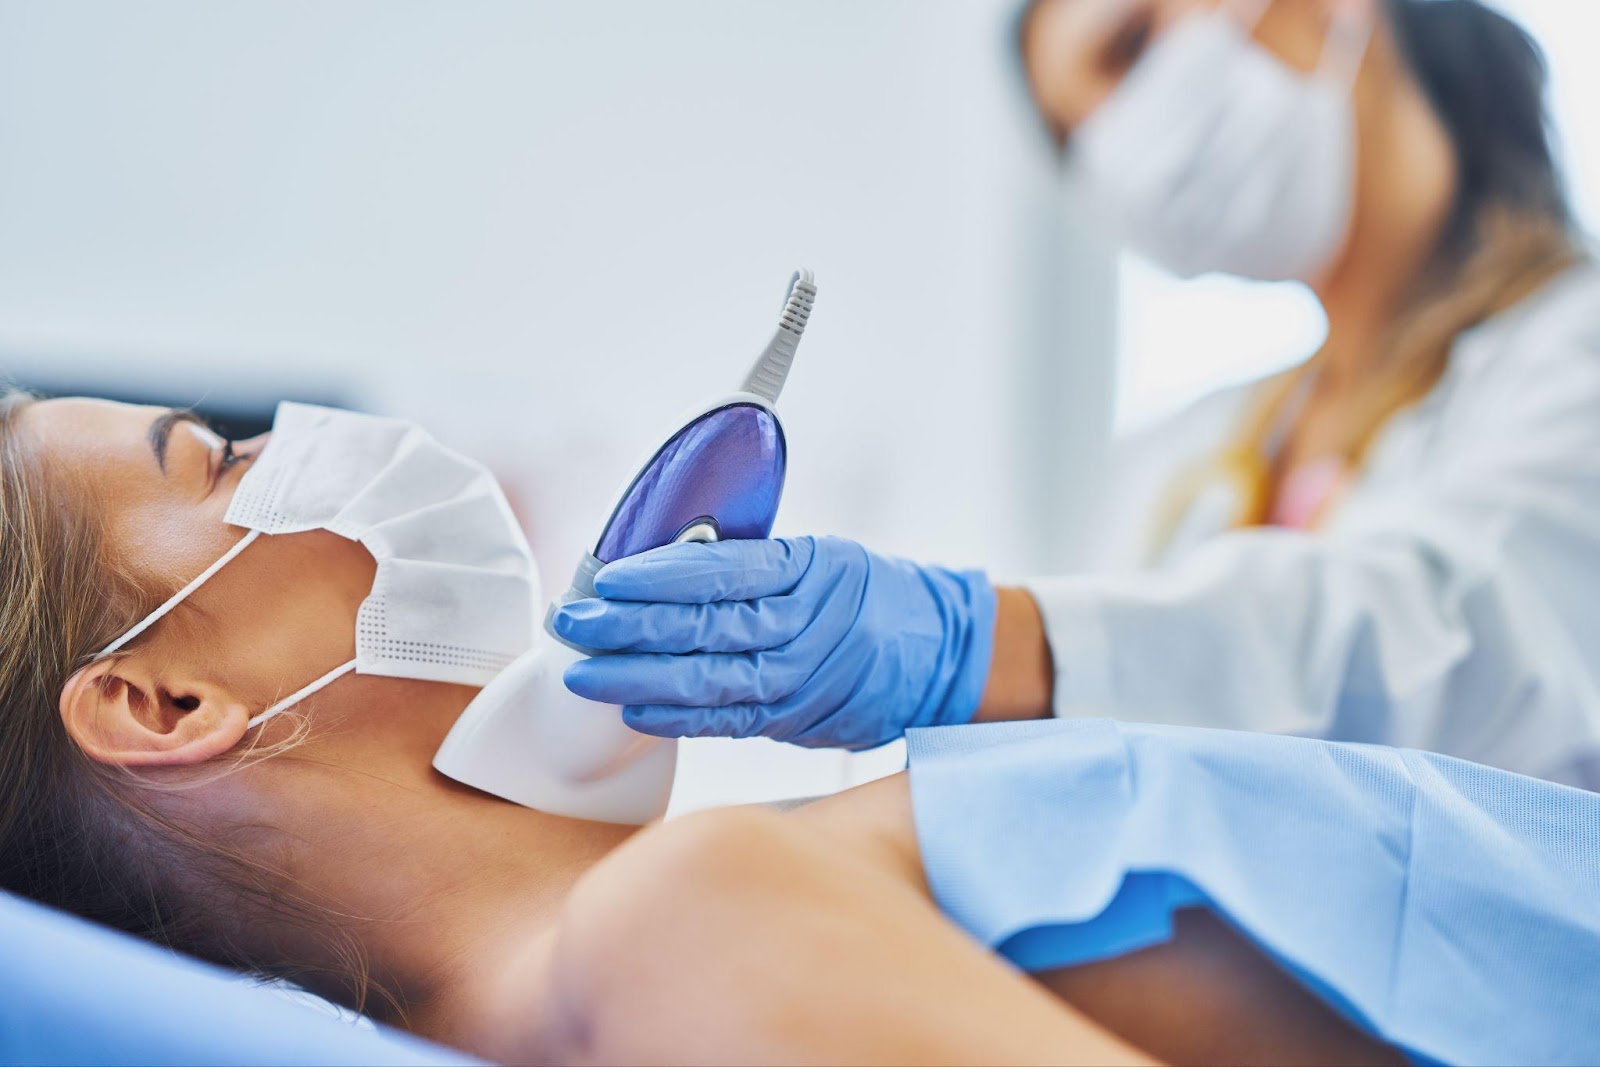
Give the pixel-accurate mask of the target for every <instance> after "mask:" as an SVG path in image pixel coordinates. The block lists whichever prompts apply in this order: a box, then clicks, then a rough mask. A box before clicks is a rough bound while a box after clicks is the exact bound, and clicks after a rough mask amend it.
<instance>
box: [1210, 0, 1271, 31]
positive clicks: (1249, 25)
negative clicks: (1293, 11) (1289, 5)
mask: <svg viewBox="0 0 1600 1067" xmlns="http://www.w3.org/2000/svg"><path fill="white" fill-rule="evenodd" d="M1271 6H1272V0H1222V10H1223V12H1224V13H1225V14H1227V15H1228V16H1230V17H1231V18H1232V19H1233V20H1234V21H1235V22H1237V23H1238V24H1239V26H1240V28H1241V29H1243V30H1244V35H1245V36H1246V37H1252V36H1254V35H1255V32H1256V27H1257V26H1259V25H1260V24H1261V20H1262V19H1263V18H1265V17H1266V14H1267V8H1269V7H1271Z"/></svg>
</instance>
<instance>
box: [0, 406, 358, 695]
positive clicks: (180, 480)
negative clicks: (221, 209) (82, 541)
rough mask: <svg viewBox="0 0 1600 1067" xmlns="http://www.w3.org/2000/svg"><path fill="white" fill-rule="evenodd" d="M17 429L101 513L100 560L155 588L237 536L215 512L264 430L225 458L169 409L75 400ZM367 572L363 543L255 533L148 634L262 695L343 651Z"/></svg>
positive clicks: (212, 439)
mask: <svg viewBox="0 0 1600 1067" xmlns="http://www.w3.org/2000/svg"><path fill="white" fill-rule="evenodd" d="M22 426H23V428H24V430H25V431H26V432H27V433H29V434H30V435H31V436H32V438H33V439H34V440H35V441H37V442H38V447H39V448H40V449H41V450H42V452H43V455H44V459H45V465H46V468H47V469H48V470H49V472H50V474H51V475H52V477H53V478H54V479H55V480H57V481H65V482H66V483H67V484H71V485H75V486H77V487H79V488H80V489H81V490H82V492H83V498H84V499H85V500H86V501H87V502H88V506H90V507H92V508H93V509H94V510H95V511H96V512H97V513H98V516H99V518H100V519H101V520H102V525H103V527H104V531H105V533H104V537H105V542H106V551H107V553H108V556H109V557H110V558H109V559H108V561H107V562H109V563H111V564H112V565H114V566H117V567H118V568H121V569H123V570H125V571H126V572H128V573H130V574H132V575H133V576H134V577H136V578H137V579H139V580H141V581H143V582H147V583H149V584H150V585H151V586H152V587H153V589H154V590H156V591H158V592H160V593H161V595H162V596H163V597H164V596H166V595H168V594H170V593H172V592H175V591H176V590H177V589H179V588H181V587H182V586H183V585H184V584H186V583H187V582H188V581H189V580H190V579H192V578H193V577H194V576H195V575H197V574H199V573H200V572H201V571H203V570H204V569H205V568H206V567H207V566H209V565H210V564H211V563H212V562H214V561H215V560H216V559H217V558H218V557H219V556H221V555H222V554H223V553H224V552H226V551H227V550H228V549H229V548H230V547H232V545H233V544H234V543H235V542H236V541H238V540H239V538H240V537H241V536H242V535H243V532H244V531H242V530H241V529H239V528H238V527H234V526H229V525H228V524H227V523H225V522H224V521H223V515H224V514H225V513H226V512H227V509H228V504H229V502H230V501H231V500H232V498H233V493H234V491H235V490H236V489H237V488H238V485H239V479H240V478H241V477H242V476H243V475H244V472H245V471H247V470H248V469H249V467H250V464H251V463H252V462H253V460H254V458H255V456H256V455H257V454H258V453H259V452H260V450H261V448H262V447H263V446H264V445H265V444H266V441H267V435H263V436H261V437H257V438H252V439H251V440H248V441H239V442H234V443H233V444H232V448H231V457H230V449H229V442H226V441H224V440H223V439H222V438H220V437H218V436H217V435H216V434H215V433H213V432H212V431H211V430H209V429H208V428H206V427H205V426H204V425H203V424H200V423H198V422H195V421H191V420H188V419H184V418H178V417H175V416H174V414H173V413H172V412H170V411H168V410H167V409H164V408H153V407H144V406H138V405H131V404H117V403H111V402H108V401H101V400H85V399H75V398H74V399H61V400H45V401H40V402H38V403H35V404H33V405H30V406H29V407H28V408H27V409H26V411H25V412H24V413H23V416H22ZM373 567H374V564H373V562H372V558H371V556H370V555H369V554H368V553H367V551H366V550H365V549H364V548H362V547H361V546H360V545H358V544H355V543H353V542H350V541H346V540H344V539H343V538H340V537H337V536H335V535H333V534H330V533H326V532H321V531H318V532H313V533H305V534H291V535H284V536H277V537H268V538H262V539H261V540H260V541H258V542H257V543H255V544H253V545H251V546H250V548H249V549H248V550H247V551H245V552H244V553H243V554H241V555H240V556H239V557H238V558H237V559H235V560H234V561H233V562H231V563H229V564H228V566H226V567H224V568H223V569H222V570H221V571H220V572H219V573H218V574H216V575H215V576H214V577H213V578H211V579H210V580H209V581H208V582H207V583H206V584H205V585H204V586H202V587H201V588H200V589H199V590H198V591H196V593H195V594H194V595H193V597H191V598H190V600H189V601H188V602H186V604H187V606H188V607H190V608H192V609H193V611H180V612H179V613H177V614H175V615H174V616H172V617H171V618H170V619H167V620H162V622H161V623H158V624H157V626H156V627H155V629H154V630H153V631H152V634H151V638H150V640H152V641H156V642H161V641H166V642H168V643H170V644H172V645H173V646H174V647H173V648H172V649H171V650H170V651H171V653H172V654H174V655H179V654H182V655H188V654H190V653H192V652H194V651H196V646H197V645H198V646H199V649H198V650H199V651H201V652H203V654H204V656H205V657H206V658H207V659H208V660H209V661H210V662H211V663H215V664H220V665H226V666H227V667H228V672H229V677H228V681H229V684H230V685H232V686H234V687H236V688H238V689H239V690H240V691H241V692H242V693H245V694H255V693H260V694H261V696H260V697H258V698H257V699H267V700H268V701H269V702H270V698H271V697H272V696H273V695H274V694H281V693H284V692H292V691H293V690H294V689H297V688H299V687H300V686H302V685H304V684H305V683H306V682H309V681H310V680H311V679H312V678H315V677H317V676H318V675H320V674H321V673H323V672H324V671H326V670H328V669H330V668H331V667H333V666H335V665H336V664H337V663H339V662H342V661H343V660H345V659H348V658H350V656H351V655H353V649H354V633H355V616H356V612H357V610H358V609H359V607H360V604H361V601H362V600H363V599H364V598H365V597H366V595H367V593H368V592H369V591H370V590H371V586H372V573H373ZM197 621H198V622H200V623H201V625H196V622H197Z"/></svg>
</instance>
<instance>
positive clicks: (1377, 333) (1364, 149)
mask: <svg viewBox="0 0 1600 1067" xmlns="http://www.w3.org/2000/svg"><path fill="white" fill-rule="evenodd" d="M1374 47H1377V48H1388V47H1390V46H1389V45H1388V43H1387V42H1385V43H1383V44H1380V43H1379V42H1377V41H1375V42H1374ZM1386 81H1387V80H1386ZM1398 81H1399V85H1398V86H1396V85H1394V84H1383V85H1377V84H1375V83H1370V82H1367V81H1365V80H1364V83H1363V84H1362V85H1360V86H1359V87H1358V91H1357V98H1356V104H1357V108H1358V111H1359V112H1360V114H1361V122H1360V123H1359V126H1360V129H1361V139H1360V143H1359V145H1358V147H1357V159H1358V163H1357V174H1356V189H1355V202H1356V203H1357V205H1359V207H1358V211H1357V213H1356V217H1355V218H1354V219H1353V220H1352V224H1351V232H1350V236H1349V239H1348V241H1347V242H1346V246H1345V251H1344V253H1343V255H1342V256H1341V257H1340V259H1339V261H1338V262H1337V263H1336V264H1335V265H1334V266H1333V268H1332V269H1331V270H1330V271H1329V272H1328V273H1327V274H1326V276H1324V277H1323V278H1321V279H1319V280H1318V281H1316V282H1315V283H1314V284H1313V286H1312V288H1313V289H1314V290H1315V292H1316V294H1317V297H1318V299H1319V300H1320V301H1321V303H1322V307H1323V310H1324V312H1325V313H1326V314H1327V318H1328V337H1327V341H1326V342H1325V343H1324V346H1323V350H1322V353H1321V356H1320V358H1321V363H1322V375H1321V381H1322V387H1325V388H1328V389H1330V390H1332V391H1334V392H1339V391H1342V390H1343V389H1345V388H1348V387H1349V386H1352V385H1354V384H1357V383H1360V382H1362V381H1363V380H1365V379H1367V378H1368V377H1369V376H1370V374H1371V372H1372V371H1373V370H1374V369H1375V367H1376V365H1377V364H1378V363H1379V362H1380V361H1381V360H1382V359H1383V341H1384V338H1385V336H1386V335H1387V333H1388V331H1389V330H1390V328H1391V326H1392V324H1393V323H1394V321H1395V320H1396V318H1397V317H1398V316H1400V315H1403V314H1404V312H1405V309H1406V304H1407V302H1408V301H1409V300H1410V299H1411V297H1412V294H1413V292H1414V290H1415V287H1416V284H1417V280H1418V278H1419V277H1420V276H1421V275H1422V273H1423V272H1424V270H1426V268H1427V265H1428V260H1429V259H1430V258H1431V256H1432V255H1433V252H1434V249H1435V248H1436V247H1437V245H1438V242H1439V239H1440V236H1441V234H1442V233H1443V230H1444V226H1445V224H1446V223H1447V221H1448V219H1449V214H1450V210H1451V207H1452V204H1453V202H1454V199H1455V188H1456V186H1455V182H1456V172H1455V156H1454V148H1453V146H1452V145H1451V143H1450V139H1449V135H1448V134H1447V133H1446V131H1445V130H1444V128H1443V126H1442V125H1441V124H1440V122H1439V119H1438V117H1437V116H1436V115H1435V114H1434V112H1433V110H1432V108H1431V107H1430V106H1429V104H1428V102H1427V100H1426V99H1425V98H1424V96H1423V95H1422V91H1421V89H1420V88H1419V87H1417V85H1416V84H1415V83H1414V82H1412V81H1410V79H1407V78H1402V79H1398ZM1374 95H1377V96H1381V97H1382V99H1379V100H1372V99H1363V97H1372V96H1374Z"/></svg>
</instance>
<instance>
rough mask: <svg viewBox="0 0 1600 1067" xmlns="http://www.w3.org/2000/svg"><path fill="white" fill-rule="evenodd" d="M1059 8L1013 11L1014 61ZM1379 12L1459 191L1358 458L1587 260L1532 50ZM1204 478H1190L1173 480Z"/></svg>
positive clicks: (1363, 419) (1286, 388)
mask: <svg viewBox="0 0 1600 1067" xmlns="http://www.w3.org/2000/svg"><path fill="white" fill-rule="evenodd" d="M1057 2H1063V3H1070V2H1072V0H1029V2H1028V3H1027V4H1025V5H1024V6H1023V7H1022V9H1021V10H1020V12H1019V16H1018V19H1017V22H1016V25H1015V31H1016V41H1015V43H1016V46H1017V49H1018V54H1019V55H1021V54H1025V50H1024V47H1023V46H1024V45H1025V44H1026V43H1027V40H1028V35H1029V34H1030V33H1032V32H1033V28H1034V23H1035V16H1036V15H1037V13H1038V11H1039V10H1040V9H1041V8H1042V7H1043V6H1044V4H1046V3H1057ZM1384 11H1385V13H1386V16H1387V20H1388V24H1389V26H1390V28H1391V29H1392V31H1393V36H1394V39H1395V42H1396V44H1397V46H1398V49H1399V52H1400V57H1401V60H1402V61H1403V62H1404V63H1405V65H1406V67H1407V69H1408V70H1409V71H1410V73H1411V75H1412V77H1413V78H1414V79H1415V80H1416V83H1417V84H1418V86H1420V88H1421V90H1422V92H1423V94H1424V96H1425V97H1426V98H1427V100H1428V103H1429V105H1430V106H1431V107H1432V109H1433V111H1434V113H1435V114H1436V115H1437V116H1438V118H1439V121H1440V123H1441V124H1442V125H1443V127H1444V129H1445V131H1446V133H1447V134H1448V136H1449V138H1450V141H1451V144H1452V146H1453V148H1454V153H1455V161H1456V170H1457V175H1456V191H1455V202H1454V203H1453V204H1452V205H1451V209H1450V213H1449V217H1448V219H1447V220H1446V222H1445V225H1444V226H1443V228H1442V230H1441V232H1440V235H1439V239H1438V242H1437V244H1436V245H1435V247H1434V250H1433V253H1432V255H1431V257H1430V258H1429V260H1428V261H1427V263H1426V265H1425V266H1424V268H1423V269H1422V270H1421V271H1420V272H1419V273H1418V275H1417V277H1416V278H1415V279H1414V282H1413V285H1412V289H1411V292H1410V294H1409V298H1408V299H1407V301H1406V302H1405V305H1404V307H1403V308H1402V310H1401V312H1400V313H1399V314H1398V315H1396V316H1395V319H1394V321H1393V323H1392V324H1391V327H1390V331H1389V336H1388V338H1387V341H1386V343H1385V349H1386V351H1385V353H1384V359H1383V360H1382V362H1381V367H1382V369H1381V371H1380V372H1379V373H1378V374H1376V375H1374V376H1373V378H1372V380H1371V381H1370V382H1368V383H1367V384H1366V386H1365V389H1364V394H1363V395H1362V396H1361V398H1360V399H1359V401H1358V402H1357V403H1355V404H1354V405H1353V407H1352V411H1353V417H1352V418H1351V419H1350V421H1349V424H1348V426H1347V427H1346V435H1345V443H1344V453H1345V458H1346V459H1347V460H1348V461H1349V462H1351V463H1353V464H1359V463H1360V462H1361V461H1362V460H1363V459H1364V458H1365V455H1366V452H1367V450H1368V449H1369V448H1370V446H1371V444H1372V442H1373V441H1374V440H1375V439H1376V438H1377V436H1378V434H1379V432H1380V431H1381V430H1382V429H1383V427H1384V426H1385V425H1386V424H1387V423H1388V421H1389V420H1390V419H1391V418H1393V417H1394V416H1395V415H1396V414H1397V413H1399V412H1400V411H1401V410H1403V409H1405V408H1407V407H1409V406H1411V405H1412V404H1415V403H1416V402H1417V401H1419V400H1421V399H1422V398H1423V397H1424V396H1426V395H1427V394H1428V393H1429V391H1431V390H1432V389H1433V387H1434V386H1435V385H1436V384H1438V381H1439V379H1440V377H1441V376H1442V375H1443V374H1444V372H1445V369H1446V367H1447V365H1448V364H1449V360H1450V353H1451V350H1452V348H1453V346H1454V344H1455V341H1456V339H1457V338H1458V337H1460V336H1461V334H1462V333H1464V332H1465V331H1467V330H1469V329H1471V328H1472V327H1474V326H1476V325H1478V324H1480V323H1482V322H1484V321H1485V320H1487V319H1489V318H1491V317H1493V316H1494V315H1496V314H1497V313H1499V312H1501V311H1504V310H1506V309H1507V308H1509V307H1511V306H1512V305H1514V304H1516V303H1517V302H1518V301H1520V300H1522V299H1523V298H1524V297H1526V296H1528V295H1530V294H1531V293H1533V292H1534V291H1535V290H1537V289H1538V288H1539V287H1541V286H1542V285H1543V284H1544V283H1545V282H1547V281H1549V280H1550V279H1551V278H1553V277H1554V276H1555V275H1557V274H1559V273H1560V272H1561V271H1563V270H1565V269H1566V268H1568V267H1570V266H1572V265H1573V264H1575V263H1577V262H1578V261H1579V260H1581V259H1583V258H1584V257H1585V252H1584V242H1583V239H1582V237H1581V236H1580V235H1579V233H1578V232H1577V230H1576V228H1575V226H1574V223H1573V217H1572V210H1571V207H1570V205H1569V202H1568V199H1567V193H1566V185H1565V182H1564V181H1563V178H1562V175H1561V169H1560V167H1559V165H1558V164H1557V162H1556V152H1555V149H1554V146H1553V143H1552V142H1553V137H1552V133H1551V130H1550V124H1549V117H1548V115H1547V113H1546V108H1545V95H1546V85H1547V82H1548V71H1547V69H1546V65H1545V59H1544V55H1543V53H1542V52H1541V50H1540V49H1539V46H1538V45H1537V44H1536V43H1535V42H1534V41H1533V39H1532V38H1531V37H1530V36H1529V35H1528V34H1527V32H1526V31H1524V30H1523V29H1522V27H1520V26H1518V25H1517V24H1516V23H1515V22H1513V21H1511V20H1510V19H1509V18H1507V17H1505V16H1504V15H1502V14H1500V13H1498V12H1496V11H1494V10H1492V9H1491V8H1489V7H1487V6H1485V5H1484V4H1482V3H1479V2H1478V0H1385V2H1384ZM1314 365H1315V361H1313V363H1312V367H1314ZM1308 369H1310V368H1308ZM1297 377H1298V376H1297V375H1296V374H1290V375H1285V376H1282V377H1281V378H1280V379H1279V380H1278V381H1276V382H1274V383H1270V384H1269V385H1268V386H1267V387H1266V388H1264V389H1263V390H1262V392H1261V395H1260V397H1259V398H1258V402H1257V403H1256V404H1255V405H1253V407H1252V410H1251V413H1250V415H1249V416H1248V417H1247V418H1246V419H1245V420H1244V422H1243V423H1242V424H1241V426H1240V427H1239V429H1238V432H1237V433H1236V434H1235V435H1234V437H1233V439H1232V440H1231V441H1230V442H1229V444H1228V446H1227V448H1226V449H1225V450H1224V455H1223V456H1222V457H1220V458H1219V460H1217V461H1210V460H1208V461H1207V462H1208V465H1209V464H1210V463H1212V462H1219V463H1225V464H1230V465H1231V464H1233V463H1236V462H1238V460H1239V459H1240V457H1259V456H1260V455H1261V454H1262V452H1263V450H1264V448H1265V446H1266V441H1267V439H1268V435H1269V434H1270V432H1271V428H1272V427H1273V426H1274V425H1275V424H1276V422H1277V417H1278V412H1279V411H1280V410H1281V404H1282V403H1283V402H1284V400H1285V398H1286V397H1288V396H1289V395H1291V394H1292V393H1293V392H1294V391H1295V390H1294V387H1295V384H1296V381H1297ZM1200 480H1201V479H1198V478H1196V477H1195V475H1194V473H1193V472H1190V473H1189V474H1188V475H1187V476H1186V477H1185V478H1183V479H1181V480H1180V482H1181V484H1187V485H1193V484H1196V483H1197V482H1198V481H1200ZM1178 496H1181V490H1180V491H1179V492H1178ZM1266 503H1267V502H1266V501H1264V500H1258V501H1255V502H1253V504H1254V506H1253V507H1251V508H1249V509H1247V511H1249V512H1250V513H1248V514H1244V515H1241V516H1240V522H1241V524H1254V523H1259V522H1261V521H1264V519H1265V515H1264V510H1265V507H1266ZM1169 504H1170V505H1171V506H1170V507H1169V509H1168V510H1169V512H1173V513H1175V512H1179V511H1181V510H1182V502H1181V500H1179V499H1177V497H1175V498H1174V500H1173V501H1170V502H1169Z"/></svg>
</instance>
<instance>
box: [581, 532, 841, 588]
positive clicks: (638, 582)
mask: <svg viewBox="0 0 1600 1067" xmlns="http://www.w3.org/2000/svg"><path fill="white" fill-rule="evenodd" d="M814 553H815V543H814V542H813V541H812V539H811V538H809V537H799V538H794V539H792V540H790V539H785V540H766V541H718V542H716V543H714V544H700V543H697V542H691V543H688V544H681V545H667V546H666V547H665V548H657V549H652V550H651V551H649V552H641V553H640V554H639V555H637V556H629V557H628V558H627V559H619V560H617V561H616V562H615V563H608V564H606V565H605V566H604V567H602V568H601V569H600V572H599V573H598V574H596V575H595V578H594V587H595V591H596V592H597V593H599V594H600V595H601V596H602V597H604V598H606V599H607V600H643V601H654V602H658V603H674V604H709V603H713V602H715V601H719V600H755V599H757V598H759V597H768V596H776V595H778V594H781V593H787V592H789V591H790V590H791V589H793V588H794V587H795V586H796V585H797V584H798V583H799V581H800V579H801V578H802V577H804V575H805V573H806V569H807V568H808V567H810V566H811V560H812V557H813V555H814Z"/></svg>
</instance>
